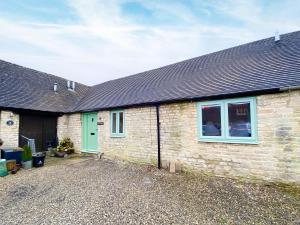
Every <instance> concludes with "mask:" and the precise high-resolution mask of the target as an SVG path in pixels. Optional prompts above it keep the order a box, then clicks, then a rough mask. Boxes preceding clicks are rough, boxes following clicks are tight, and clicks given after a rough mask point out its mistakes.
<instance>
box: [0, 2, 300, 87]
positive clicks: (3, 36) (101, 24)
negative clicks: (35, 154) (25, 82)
mask: <svg viewBox="0 0 300 225" xmlns="http://www.w3.org/2000/svg"><path fill="white" fill-rule="evenodd" d="M124 2H125V0H111V1H98V0H90V1H86V0H72V1H71V0H70V1H69V4H70V7H71V9H72V10H74V12H76V14H77V15H78V19H79V22H77V23H74V24H70V23H67V24H63V23H61V24H45V23H40V22H39V21H37V22H36V23H32V22H31V23H26V22H20V21H11V20H8V19H5V18H1V17H0V27H1V31H0V46H1V40H2V41H4V40H9V41H10V42H15V43H21V44H18V45H17V46H18V47H15V48H13V47H11V48H9V49H7V48H4V47H2V49H1V47H0V50H2V51H1V53H0V57H1V58H2V59H4V60H9V61H12V62H16V63H20V64H22V65H25V66H29V67H32V68H35V69H38V70H41V71H45V72H49V73H53V74H55V75H60V76H64V77H66V78H69V79H73V80H76V81H80V82H83V83H86V84H97V83H100V82H103V81H106V80H109V79H114V78H118V77H121V76H125V75H130V74H133V73H137V72H141V71H144V70H147V69H152V68H155V67H158V66H162V65H165V64H169V63H173V62H176V61H178V60H183V59H187V58H190V57H194V56H199V55H202V54H205V53H208V52H212V51H216V50H220V49H224V48H227V47H231V46H234V45H238V44H241V43H245V42H247V41H252V40H256V39H259V38H263V37H267V36H270V35H273V33H274V32H275V30H279V31H281V32H288V31H293V30H296V29H298V28H299V27H298V24H300V21H299V18H295V15H296V13H297V10H298V9H296V8H295V9H294V8H293V9H291V10H290V14H289V13H287V12H286V11H285V10H281V11H279V12H276V10H275V9H276V8H278V7H280V8H279V9H283V8H284V7H287V6H289V5H288V4H291V3H292V2H287V3H286V5H283V6H282V5H278V3H276V4H274V5H269V6H268V8H266V7H263V6H261V5H260V4H259V3H258V1H255V0H249V1H238V0H230V1H226V4H224V3H222V2H220V1H212V2H213V3H212V4H211V5H210V6H211V9H212V10H214V12H211V14H212V15H214V13H215V14H222V15H223V16H225V17H226V16H227V17H228V18H231V19H233V20H238V21H239V22H240V23H242V25H240V26H233V25H227V24H226V23H222V24H217V23H216V24H214V25H208V23H205V21H203V19H202V18H199V16H198V15H197V14H195V12H193V11H192V10H191V9H190V8H188V7H186V6H185V5H184V4H182V3H180V2H175V1H168V2H167V4H164V3H162V1H141V0H139V1H138V2H140V4H142V5H143V6H144V7H145V8H147V9H149V10H153V11H154V12H155V13H154V16H156V17H158V18H159V17H170V18H172V17H175V16H176V17H177V19H179V20H180V21H182V23H180V24H178V25H177V26H176V25H174V24H170V25H166V24H164V25H159V24H155V25H151V24H141V23H139V21H138V20H136V21H135V20H132V19H130V18H128V17H125V16H124V15H123V13H122V11H121V3H124ZM194 3H195V5H196V6H198V7H203V4H199V1H197V0H195V1H194ZM207 4H208V3H207ZM298 8H300V7H298ZM203 10H204V11H205V10H208V9H207V8H205V9H204V8H203ZM274 11H275V12H274ZM298 15H300V13H299V14H298ZM216 16H218V15H216ZM281 16H282V17H283V16H284V18H281V19H280V17H281ZM224 24H225V25H224ZM32 48H37V49H41V51H40V52H38V53H37V51H38V50H37V51H31V49H32Z"/></svg>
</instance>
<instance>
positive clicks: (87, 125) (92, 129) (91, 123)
mask: <svg viewBox="0 0 300 225" xmlns="http://www.w3.org/2000/svg"><path fill="white" fill-rule="evenodd" d="M83 151H87V152H97V151H98V126H97V113H95V112H92V113H84V114H83Z"/></svg>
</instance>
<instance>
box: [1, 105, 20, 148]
mask: <svg viewBox="0 0 300 225" xmlns="http://www.w3.org/2000/svg"><path fill="white" fill-rule="evenodd" d="M8 120H13V121H14V124H13V125H12V126H8V125H7V124H6V122H7V121H8ZM0 138H1V139H2V140H3V141H4V145H3V146H2V147H3V148H16V147H18V146H19V115H18V114H16V113H13V112H11V111H5V110H2V111H0Z"/></svg>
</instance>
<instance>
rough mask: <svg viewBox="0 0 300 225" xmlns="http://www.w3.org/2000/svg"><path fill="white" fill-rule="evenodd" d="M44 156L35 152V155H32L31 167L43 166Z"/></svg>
mask: <svg viewBox="0 0 300 225" xmlns="http://www.w3.org/2000/svg"><path fill="white" fill-rule="evenodd" d="M45 157H46V155H45V154H44V153H37V154H36V155H34V156H32V160H33V167H42V166H44V162H45Z"/></svg>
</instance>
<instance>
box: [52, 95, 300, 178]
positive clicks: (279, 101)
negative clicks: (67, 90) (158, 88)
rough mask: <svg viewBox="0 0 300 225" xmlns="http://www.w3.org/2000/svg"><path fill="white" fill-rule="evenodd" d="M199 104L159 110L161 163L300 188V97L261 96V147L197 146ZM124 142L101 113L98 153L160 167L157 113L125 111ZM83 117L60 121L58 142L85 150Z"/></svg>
mask: <svg viewBox="0 0 300 225" xmlns="http://www.w3.org/2000/svg"><path fill="white" fill-rule="evenodd" d="M196 104H197V103H196V102H187V103H178V104H177V103H172V104H164V105H161V106H160V119H161V121H160V122H161V156H162V161H164V162H166V161H167V162H169V161H179V162H180V163H182V165H183V166H184V168H185V169H195V170H198V171H204V172H211V173H214V174H217V175H222V176H229V177H238V176H240V177H246V178H259V179H265V180H269V181H283V182H296V183H300V91H291V92H286V93H281V94H269V95H261V96H257V121H258V138H259V142H258V144H231V143H207V142H200V141H198V136H197V110H196ZM124 112H125V137H119V138H116V137H111V135H110V112H109V111H100V112H99V113H98V118H101V121H103V122H104V125H99V126H98V128H99V136H98V138H99V149H100V152H103V153H105V155H109V156H117V157H121V158H123V159H128V160H137V161H140V162H149V163H153V164H156V162H157V130H156V111H155V108H154V107H138V108H129V109H125V110H124ZM80 119H81V116H80V114H74V115H70V116H63V117H61V118H59V126H58V127H59V129H58V133H59V136H60V137H62V136H66V137H71V139H72V140H73V141H74V142H75V143H76V144H75V145H76V148H77V150H78V149H80V147H81V120H80Z"/></svg>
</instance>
